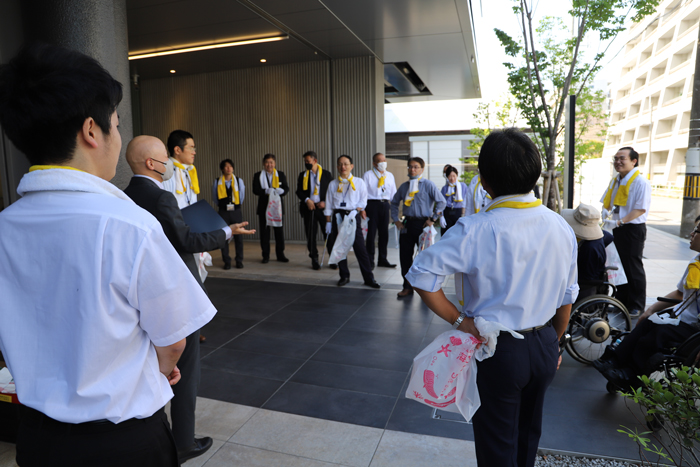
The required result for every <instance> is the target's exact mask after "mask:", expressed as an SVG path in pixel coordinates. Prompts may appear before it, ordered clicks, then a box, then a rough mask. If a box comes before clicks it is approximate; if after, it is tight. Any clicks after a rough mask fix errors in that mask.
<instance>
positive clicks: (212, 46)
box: [129, 36, 289, 60]
mask: <svg viewBox="0 0 700 467" xmlns="http://www.w3.org/2000/svg"><path fill="white" fill-rule="evenodd" d="M285 39H289V36H272V37H262V38H260V39H249V40H242V41H230V42H219V43H216V44H206V45H196V46H191V47H187V46H184V47H179V48H177V49H168V50H160V51H157V52H145V53H135V54H133V55H129V60H140V59H142V58H151V57H161V56H163V55H175V54H184V53H187V52H199V51H201V50H209V49H223V48H226V47H235V46H238V45H248V44H260V43H263V42H275V41H283V40H285Z"/></svg>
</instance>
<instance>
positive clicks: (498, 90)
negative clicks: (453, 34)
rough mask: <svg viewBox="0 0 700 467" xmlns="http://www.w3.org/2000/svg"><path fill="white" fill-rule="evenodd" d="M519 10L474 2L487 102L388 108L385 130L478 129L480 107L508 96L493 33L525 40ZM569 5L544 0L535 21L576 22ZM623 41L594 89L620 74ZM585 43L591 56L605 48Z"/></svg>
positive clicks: (504, 0)
mask: <svg viewBox="0 0 700 467" xmlns="http://www.w3.org/2000/svg"><path fill="white" fill-rule="evenodd" d="M536 1H537V0H536ZM513 5H514V2H513V0H472V10H473V15H474V18H473V19H474V28H475V35H476V47H477V55H478V62H477V63H478V67H479V81H480V85H481V95H482V98H481V99H461V100H451V101H426V102H410V103H399V104H386V105H385V106H384V109H385V110H384V127H385V131H386V132H396V131H439V130H467V129H470V128H473V127H474V126H475V124H474V118H473V116H472V115H473V114H474V112H475V111H476V108H477V106H478V105H479V103H480V102H488V101H494V100H499V99H501V100H502V99H503V97H504V96H507V94H508V82H507V75H508V71H507V69H506V68H505V67H504V66H503V62H506V61H508V60H509V57H508V56H506V54H505V53H504V52H503V47H502V46H501V44H500V42H499V41H498V39H497V38H496V34H495V33H494V32H493V30H494V28H498V29H501V30H503V31H505V32H506V33H508V34H509V35H510V36H511V37H513V38H518V37H521V33H520V27H519V23H518V17H516V16H515V14H514V13H512V9H511V8H512V6H513ZM569 6H570V3H569V2H568V1H567V0H539V1H537V5H536V8H535V17H536V18H537V19H539V18H541V17H542V16H543V15H545V14H546V15H550V16H560V17H562V18H570V17H568V14H567V11H568V9H569ZM504 12H507V14H504ZM565 21H567V22H568V24H570V22H571V20H570V19H566V20H565ZM623 36H624V33H623V34H621V35H620V37H618V39H617V40H616V42H615V43H613V45H612V46H611V47H610V49H609V53H607V54H606V59H604V62H603V65H604V68H603V70H601V72H600V73H598V75H597V78H596V80H595V82H594V83H593V85H594V87H596V88H598V89H603V90H607V83H608V82H609V81H611V80H612V74H613V73H616V72H617V71H618V69H617V67H616V66H615V64H614V56H615V54H616V52H618V50H620V49H621V47H623V46H624V43H623V40H624V37H623ZM584 41H585V43H584V44H583V46H584V48H585V49H586V50H587V51H588V53H590V54H591V55H592V54H594V53H596V52H597V50H598V48H599V46H600V44H599V43H598V41H597V40H596V39H594V38H588V39H586V38H584ZM607 57H610V58H607ZM606 65H607V66H606Z"/></svg>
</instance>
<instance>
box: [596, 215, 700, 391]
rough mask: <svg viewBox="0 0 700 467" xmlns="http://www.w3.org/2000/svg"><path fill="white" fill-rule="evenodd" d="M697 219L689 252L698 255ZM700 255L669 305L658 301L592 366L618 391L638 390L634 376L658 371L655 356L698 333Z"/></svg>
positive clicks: (699, 243)
mask: <svg viewBox="0 0 700 467" xmlns="http://www.w3.org/2000/svg"><path fill="white" fill-rule="evenodd" d="M699 221H700V216H698V218H697V219H695V229H694V230H693V232H692V233H691V234H690V249H691V250H693V251H695V252H700V234H698V232H699V230H700V222H699ZM698 289H700V255H696V256H695V258H693V261H691V263H690V264H689V265H688V267H687V268H686V270H685V273H684V274H683V277H681V280H680V282H678V286H677V290H674V291H673V292H671V293H669V294H668V295H666V298H667V299H669V301H670V302H673V301H677V302H678V304H677V305H675V306H674V307H673V308H668V302H665V301H658V302H656V303H654V304H653V305H651V306H650V307H649V308H647V310H646V311H645V312H644V313H643V314H642V315H641V316H640V317H639V320H638V321H637V325H636V327H635V328H634V329H633V330H632V332H631V333H630V334H628V335H627V336H626V337H625V338H624V339H623V340H622V342H620V343H619V344H618V345H617V346H615V345H612V346H608V347H607V348H606V349H605V353H603V356H602V357H601V358H600V359H599V360H596V361H594V362H593V366H595V368H596V369H597V370H598V371H600V372H601V373H602V374H603V376H605V378H606V379H607V380H608V381H610V382H611V383H612V384H614V385H615V386H617V387H620V388H623V389H626V388H629V387H635V386H639V380H638V378H637V376H641V375H649V374H651V373H652V372H654V371H656V369H657V368H658V366H659V365H658V363H659V362H658V359H657V358H654V356H655V355H657V354H659V353H660V352H663V351H668V349H670V348H672V347H676V346H678V345H680V344H681V343H683V341H685V340H686V339H688V338H689V337H690V336H692V335H693V334H695V333H697V332H698V331H700V327H699V326H698V315H700V293H699V292H698Z"/></svg>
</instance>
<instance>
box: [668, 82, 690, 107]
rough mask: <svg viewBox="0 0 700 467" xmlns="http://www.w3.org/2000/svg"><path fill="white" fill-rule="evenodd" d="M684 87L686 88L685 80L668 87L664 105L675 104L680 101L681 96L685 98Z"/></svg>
mask: <svg viewBox="0 0 700 467" xmlns="http://www.w3.org/2000/svg"><path fill="white" fill-rule="evenodd" d="M684 87H685V80H684V79H682V80H680V81H678V82H677V83H675V84H672V85H671V86H669V87H667V88H666V89H665V90H664V100H663V105H667V104H670V103H671V102H675V101H676V99H679V98H680V97H681V96H683V88H684Z"/></svg>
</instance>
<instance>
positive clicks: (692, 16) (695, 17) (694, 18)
mask: <svg viewBox="0 0 700 467" xmlns="http://www.w3.org/2000/svg"><path fill="white" fill-rule="evenodd" d="M698 23H700V6H699V7H697V8H696V9H695V10H694V11H692V12H691V13H689V14H688V15H687V16H686V17H685V18H683V19H682V20H681V24H680V25H679V26H678V37H680V36H681V35H683V34H685V33H686V32H688V31H690V30H691V29H693V28H695V26H697V25H698Z"/></svg>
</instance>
